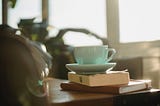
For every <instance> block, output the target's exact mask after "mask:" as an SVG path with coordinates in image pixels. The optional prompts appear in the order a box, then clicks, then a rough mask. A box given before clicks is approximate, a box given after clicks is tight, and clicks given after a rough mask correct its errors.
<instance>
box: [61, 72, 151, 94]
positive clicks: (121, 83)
mask: <svg viewBox="0 0 160 106" xmlns="http://www.w3.org/2000/svg"><path fill="white" fill-rule="evenodd" d="M68 80H69V81H68V82H63V83H61V85H60V86H61V88H62V90H71V91H83V92H99V93H112V94H124V93H129V92H134V91H139V90H145V89H150V88H151V87H152V85H151V80H137V79H136V80H133V79H130V76H129V72H126V71H110V72H109V73H106V74H93V75H92V74H90V75H83V74H82V75H81V74H76V73H74V72H69V73H68Z"/></svg>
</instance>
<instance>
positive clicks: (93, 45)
mask: <svg viewBox="0 0 160 106" xmlns="http://www.w3.org/2000/svg"><path fill="white" fill-rule="evenodd" d="M84 47H108V45H89V46H75V47H74V48H84Z"/></svg>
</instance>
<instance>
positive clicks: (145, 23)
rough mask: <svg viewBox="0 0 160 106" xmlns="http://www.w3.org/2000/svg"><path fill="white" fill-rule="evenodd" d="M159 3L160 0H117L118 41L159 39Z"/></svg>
mask: <svg viewBox="0 0 160 106" xmlns="http://www.w3.org/2000/svg"><path fill="white" fill-rule="evenodd" d="M159 5H160V0H119V19H120V42H123V43H125V42H137V41H153V40H160V14H159V10H160V6H159ZM137 36H138V37H137Z"/></svg>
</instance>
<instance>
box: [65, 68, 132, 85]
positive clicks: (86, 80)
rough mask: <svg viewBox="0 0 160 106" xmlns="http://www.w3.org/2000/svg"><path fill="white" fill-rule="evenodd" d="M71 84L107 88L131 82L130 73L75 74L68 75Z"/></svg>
mask: <svg viewBox="0 0 160 106" xmlns="http://www.w3.org/2000/svg"><path fill="white" fill-rule="evenodd" d="M68 80H69V81H70V82H75V83H79V84H82V85H87V86H105V85H117V84H128V83H129V81H130V76H129V72H125V71H121V72H110V73H105V74H94V75H81V74H76V73H74V72H69V73H68Z"/></svg>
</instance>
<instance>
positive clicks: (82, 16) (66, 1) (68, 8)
mask: <svg viewBox="0 0 160 106" xmlns="http://www.w3.org/2000/svg"><path fill="white" fill-rule="evenodd" d="M49 4H50V5H49V10H50V12H49V15H50V16H49V17H50V18H49V23H50V24H51V25H53V26H55V27H57V28H59V29H61V28H86V29H88V30H90V31H92V32H94V33H96V34H98V35H99V36H101V37H104V38H106V37H107V34H106V29H107V28H106V1H105V0H50V1H49ZM92 38H93V37H92ZM92 38H91V37H88V38H87V37H83V34H82V33H75V32H69V33H66V35H65V37H64V39H65V41H66V43H68V44H71V45H85V44H87V45H88V44H89V45H91V44H99V43H101V42H99V41H96V40H95V39H94V38H93V39H92ZM90 39H91V40H90Z"/></svg>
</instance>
